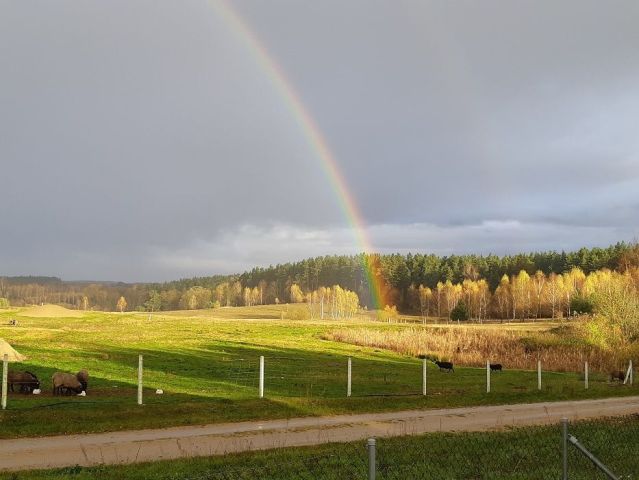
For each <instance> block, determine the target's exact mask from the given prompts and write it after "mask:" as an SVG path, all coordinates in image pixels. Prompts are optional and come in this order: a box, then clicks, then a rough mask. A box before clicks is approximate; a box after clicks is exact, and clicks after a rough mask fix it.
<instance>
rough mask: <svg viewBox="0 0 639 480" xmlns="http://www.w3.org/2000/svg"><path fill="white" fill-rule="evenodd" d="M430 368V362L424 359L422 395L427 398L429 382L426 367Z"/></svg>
mask: <svg viewBox="0 0 639 480" xmlns="http://www.w3.org/2000/svg"><path fill="white" fill-rule="evenodd" d="M427 366H428V360H426V359H424V362H423V363H422V395H424V396H426V380H427V374H426V367H427Z"/></svg>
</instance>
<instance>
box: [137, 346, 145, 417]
mask: <svg viewBox="0 0 639 480" xmlns="http://www.w3.org/2000/svg"><path fill="white" fill-rule="evenodd" d="M143 362H144V360H143V359H142V355H139V356H138V405H142V368H143V366H144V365H143Z"/></svg>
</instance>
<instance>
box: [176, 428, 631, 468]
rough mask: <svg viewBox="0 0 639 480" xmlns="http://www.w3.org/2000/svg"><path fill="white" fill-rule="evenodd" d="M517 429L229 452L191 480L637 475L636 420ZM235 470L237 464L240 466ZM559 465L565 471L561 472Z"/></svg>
mask: <svg viewBox="0 0 639 480" xmlns="http://www.w3.org/2000/svg"><path fill="white" fill-rule="evenodd" d="M562 430H563V427H562V425H553V426H546V427H525V428H517V429H515V430H513V431H508V432H481V433H479V432H477V433H463V434H462V433H456V434H441V433H437V434H429V435H423V436H416V437H399V438H386V439H385V438H380V439H369V440H368V441H366V442H356V443H348V444H331V445H324V446H320V447H313V448H296V449H282V450H276V451H273V452H257V453H249V454H243V455H233V456H229V457H226V458H224V457H223V458H221V459H218V461H217V463H218V465H217V466H216V467H213V468H207V471H206V472H205V473H202V474H201V475H199V476H198V475H195V476H192V477H180V478H189V479H193V480H196V479H197V480H199V479H210V480H245V479H246V480H248V479H255V478H268V479H281V480H287V479H291V480H292V479H314V480H329V479H330V480H333V479H335V480H337V479H340V480H344V479H353V480H356V479H357V480H371V479H374V480H412V479H425V480H426V479H438V480H440V479H443V480H445V479H456V480H457V479H473V480H474V479H495V480H496V479H532V480H537V479H538V480H542V479H543V480H548V479H556V480H559V479H564V480H565V479H569V480H590V479H593V480H594V479H600V478H612V479H622V478H623V479H630V478H637V472H639V457H638V456H637V455H636V447H635V445H636V442H637V440H638V439H639V418H638V417H636V416H632V417H619V418H613V419H605V420H597V421H586V422H576V423H573V424H571V425H569V426H568V431H569V432H570V433H569V435H571V436H568V437H567V438H568V439H569V440H568V443H569V445H568V449H567V450H564V445H565V443H564V440H563V439H564V438H565V437H563V436H562ZM570 438H578V439H579V442H580V445H582V444H583V447H585V448H586V449H588V450H589V451H590V452H592V453H593V454H594V455H595V456H596V457H597V461H598V462H600V463H602V464H604V465H605V468H606V469H608V470H609V471H610V472H611V475H612V476H608V477H606V476H605V474H604V473H603V472H602V470H601V469H600V468H599V467H596V466H595V464H594V463H593V461H592V460H590V459H589V458H587V457H586V456H584V455H583V453H581V452H580V451H579V450H578V449H577V448H576V447H575V446H574V444H573V443H570V442H571V440H570ZM564 452H566V453H567V455H566V456H564ZM240 465H241V466H240ZM564 465H566V467H567V474H565V473H564Z"/></svg>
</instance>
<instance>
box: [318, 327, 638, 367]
mask: <svg viewBox="0 0 639 480" xmlns="http://www.w3.org/2000/svg"><path fill="white" fill-rule="evenodd" d="M323 338H325V339H327V340H334V341H338V342H344V343H350V344H354V345H360V346H365V347H373V348H383V349H387V350H392V351H394V352H397V353H400V354H403V355H410V356H414V357H421V356H426V357H427V358H431V359H439V360H448V361H452V362H454V363H455V364H458V365H464V366H472V367H481V366H485V365H486V360H490V361H491V362H492V363H501V364H502V365H503V366H504V368H509V369H522V370H533V369H535V368H536V365H537V360H538V359H540V360H541V361H542V365H543V368H544V370H552V371H558V372H566V371H571V372H581V371H583V368H584V361H586V360H587V361H588V363H589V368H590V370H591V371H598V372H606V373H608V372H611V371H612V370H617V369H620V368H621V367H622V365H623V363H624V362H626V361H627V358H624V357H623V356H622V354H620V353H613V352H610V351H604V350H602V349H600V348H597V347H593V346H589V345H587V344H586V343H584V342H583V341H580V340H579V339H578V338H576V337H574V336H570V334H567V333H566V332H562V333H551V332H541V333H533V334H530V332H529V334H528V335H527V336H522V334H521V333H518V332H514V331H508V330H505V331H502V330H494V329H490V330H480V329H468V328H463V327H461V328H411V329H402V330H375V329H368V328H349V329H346V328H344V329H337V330H333V331H330V332H328V333H327V334H325V335H324V336H323Z"/></svg>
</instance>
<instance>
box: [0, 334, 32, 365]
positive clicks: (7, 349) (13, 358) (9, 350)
mask: <svg viewBox="0 0 639 480" xmlns="http://www.w3.org/2000/svg"><path fill="white" fill-rule="evenodd" d="M5 354H7V355H8V356H9V361H10V362H23V361H24V360H26V359H27V357H25V356H24V355H22V354H21V353H18V352H17V351H16V350H15V349H14V348H13V347H12V346H11V345H9V344H8V343H7V341H6V340H4V339H2V338H0V361H2V359H3V358H4V355H5Z"/></svg>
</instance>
